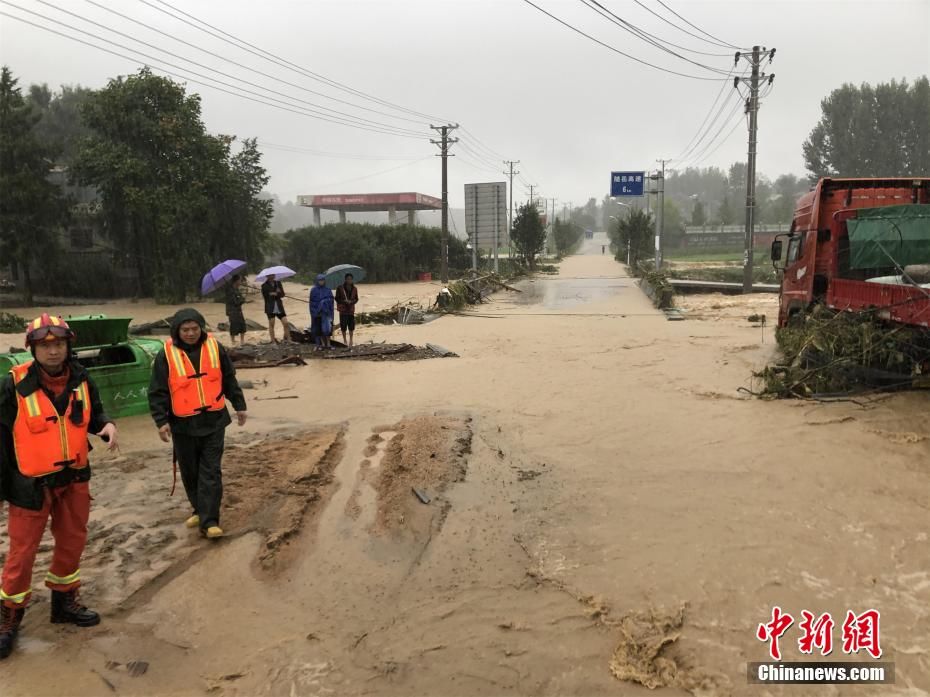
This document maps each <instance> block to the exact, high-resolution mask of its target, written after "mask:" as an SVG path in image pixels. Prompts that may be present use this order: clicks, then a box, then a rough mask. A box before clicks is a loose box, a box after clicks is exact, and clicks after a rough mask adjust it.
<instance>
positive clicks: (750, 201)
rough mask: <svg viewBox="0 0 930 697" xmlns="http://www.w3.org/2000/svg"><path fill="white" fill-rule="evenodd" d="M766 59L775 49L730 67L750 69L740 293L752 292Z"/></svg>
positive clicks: (761, 50) (759, 50)
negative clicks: (741, 65)
mask: <svg viewBox="0 0 930 697" xmlns="http://www.w3.org/2000/svg"><path fill="white" fill-rule="evenodd" d="M766 56H768V58H769V61H770V62H771V60H772V58H774V57H775V49H774V48H773V49H771V50H766V49H765V48H764V47H762V48H760V47H759V46H753V47H752V54H750V55H744V54H741V53H737V54H736V59H735V61H734V65H735V64H736V63H739V59H740V58H745V59H746V60H747V61H748V62H749V66H750V68H751V69H752V72H751V73H750V77H749V80H748V84H749V97H747V98H746V113H747V114H749V148H748V153H747V156H746V234H745V236H744V244H745V249H744V251H743V292H744V293H751V292H752V269H753V253H752V247H753V226H754V225H755V217H756V154H757V152H758V142H759V141H758V138H757V133H758V126H759V83H760V81H761V79H762V78H765V77H766V76H765V75H763V74H762V71H761V68H762V59H763V58H764V57H766ZM774 79H775V75H774V74H772V75H770V76H768V82H769V84H771V83H772V81H773V80H774ZM740 82H743V83H745V82H747V80H746V79H745V78H740V77H736V78H734V79H733V85H734V87H735V86H737V85H739V83H740Z"/></svg>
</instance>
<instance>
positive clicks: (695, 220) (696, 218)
mask: <svg viewBox="0 0 930 697" xmlns="http://www.w3.org/2000/svg"><path fill="white" fill-rule="evenodd" d="M705 223H707V213H705V211H704V204H703V203H702V202H701V199H697V200H696V201H695V202H694V208H692V209H691V224H692V225H698V226H702V225H704V224H705Z"/></svg>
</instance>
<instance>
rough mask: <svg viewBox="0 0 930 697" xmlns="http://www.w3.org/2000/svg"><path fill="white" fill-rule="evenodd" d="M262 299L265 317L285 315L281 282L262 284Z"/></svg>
mask: <svg viewBox="0 0 930 697" xmlns="http://www.w3.org/2000/svg"><path fill="white" fill-rule="evenodd" d="M262 298H263V299H264V300H265V316H266V317H274V316H277V315H283V314H286V313H285V311H284V284H283V283H281V281H265V282H264V283H262Z"/></svg>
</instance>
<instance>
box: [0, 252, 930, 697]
mask: <svg viewBox="0 0 930 697" xmlns="http://www.w3.org/2000/svg"><path fill="white" fill-rule="evenodd" d="M601 243H602V242H601V241H600V240H595V241H594V242H592V243H591V244H590V245H589V250H590V251H592V252H594V253H592V254H580V255H577V256H573V257H570V258H568V259H567V260H565V262H564V263H563V264H562V265H561V269H560V274H559V276H558V277H553V278H548V277H540V278H537V279H535V280H533V281H529V282H524V283H523V284H521V287H522V288H523V289H524V293H522V294H516V293H509V292H507V293H503V292H502V293H499V294H497V295H495V296H494V297H493V299H492V301H491V302H490V303H488V304H486V305H483V306H481V307H480V308H478V309H476V310H475V312H474V314H475V315H481V316H473V317H446V318H442V319H440V320H438V321H436V322H432V323H430V324H426V325H420V326H383V327H373V328H366V329H363V330H362V331H361V332H360V336H359V338H360V340H362V341H367V340H375V341H381V340H385V341H388V342H396V341H407V342H410V343H414V344H423V343H425V342H427V341H429V342H433V343H437V344H441V345H442V346H445V347H446V348H448V349H451V350H453V351H455V352H456V353H458V354H459V355H460V356H461V357H460V358H457V359H441V360H428V361H413V362H407V363H376V362H348V361H314V362H313V363H311V364H310V365H308V366H305V367H293V366H290V367H283V368H278V369H270V370H253V371H248V374H246V371H243V372H242V376H241V377H244V378H246V379H250V380H253V381H255V382H256V384H257V385H258V387H257V388H256V389H254V390H249V391H247V393H246V396H247V398H248V399H249V400H250V404H249V413H250V420H249V423H248V424H247V426H246V427H245V428H244V429H235V428H233V429H231V430H230V432H229V436H230V441H231V443H230V446H229V448H228V451H229V455H228V456H227V459H226V467H225V474H226V480H227V500H226V504H227V510H226V511H225V512H224V516H225V518H224V520H228V521H229V524H228V525H227V529H228V532H229V533H230V536H229V539H226V540H224V541H222V542H220V543H218V544H210V543H207V542H205V541H201V540H199V539H197V538H196V536H195V535H193V534H190V533H188V532H187V531H186V530H184V528H183V520H184V518H185V516H186V515H187V509H186V507H185V503H184V501H183V496H179V495H177V494H176V495H175V497H174V498H168V497H167V491H168V489H169V488H170V483H171V474H170V459H169V455H168V453H167V452H166V451H165V448H164V447H163V446H162V445H161V444H160V442H158V441H157V439H156V438H155V435H154V428H153V427H152V425H151V422H150V421H149V420H148V419H147V418H144V417H138V418H131V419H126V420H124V421H123V422H121V423H120V424H119V425H120V428H121V432H122V441H123V454H122V456H121V457H119V458H112V457H110V456H107V455H103V454H99V453H98V466H97V470H96V472H95V478H94V480H93V484H92V486H93V488H94V491H95V506H96V508H95V510H94V512H93V513H92V523H91V531H90V532H91V542H90V543H89V547H88V559H87V560H86V561H85V564H84V568H83V572H82V573H83V574H84V576H85V578H86V579H87V581H86V586H85V593H84V595H85V599H86V600H87V601H88V603H89V604H92V605H95V606H97V607H98V608H99V609H101V610H102V611H103V613H104V617H103V622H102V624H101V625H100V626H99V627H97V628H94V629H90V630H78V629H72V628H60V627H57V626H56V627H53V626H52V625H49V624H48V623H47V614H46V613H47V612H48V604H47V602H46V601H45V596H46V591H45V589H44V588H42V587H41V577H42V575H43V574H44V572H45V567H44V566H43V560H44V559H45V558H47V549H45V550H44V551H43V555H44V556H43V558H42V559H40V562H39V563H38V564H37V567H36V578H35V585H36V588H37V590H36V598H37V600H38V601H39V602H38V603H37V604H36V605H35V606H34V607H32V608H30V610H29V611H27V615H26V622H25V626H24V630H23V633H22V635H21V639H22V640H21V644H20V650H19V651H18V653H17V654H15V655H14V657H13V658H11V659H10V660H8V661H5V662H4V663H3V665H2V669H0V670H2V685H3V688H2V692H3V694H4V696H5V697H6V696H7V695H10V696H13V695H52V694H55V695H65V694H67V695H102V694H119V695H205V694H212V695H216V694H219V695H230V696H235V695H239V696H243V697H244V696H246V695H367V694H371V695H397V696H398V697H400V696H402V695H443V696H445V695H645V694H663V695H664V694H668V695H674V694H694V695H760V694H768V695H801V694H804V695H806V694H831V695H894V694H900V695H908V696H909V697H917V696H919V695H928V694H930V546H928V531H930V507H928V506H930V504H928V499H930V496H928V494H930V457H928V456H930V428H928V422H927V418H926V414H927V407H928V395H927V394H926V393H923V394H921V393H914V394H905V395H898V396H893V397H889V398H884V399H880V400H877V401H876V402H875V403H873V404H870V405H869V407H868V408H861V407H859V406H856V405H854V404H850V403H840V404H820V403H808V402H763V401H758V400H753V399H748V398H744V397H743V396H741V395H740V394H739V393H737V391H736V390H737V388H738V387H740V386H749V385H750V377H751V371H752V370H753V369H758V368H760V367H761V366H763V365H764V364H765V363H766V362H767V361H768V360H770V359H771V357H772V356H773V352H774V347H773V343H772V340H771V336H770V331H769V330H770V328H767V330H766V336H765V343H761V339H762V335H761V332H760V330H759V329H758V328H754V327H752V326H750V325H749V324H748V323H747V322H746V321H745V317H746V315H748V314H751V313H755V312H760V311H761V312H764V313H766V314H768V315H769V317H770V318H771V319H774V315H775V301H774V299H773V298H761V297H758V296H754V297H752V298H751V299H750V300H749V301H748V304H747V301H744V300H743V299H741V298H724V297H721V296H704V297H700V298H686V299H684V300H683V303H684V306H685V308H686V309H691V310H693V314H694V315H695V316H698V315H699V316H700V319H691V320H688V321H683V322H669V321H667V320H666V318H665V316H664V315H663V314H661V313H659V312H657V311H655V310H654V309H653V308H652V306H651V305H650V304H649V302H648V300H647V299H646V298H645V297H644V296H643V294H642V293H641V292H640V290H639V289H638V288H637V287H636V286H635V284H634V282H633V281H632V280H631V279H629V278H627V277H626V274H625V271H624V267H622V266H621V265H620V264H617V263H616V262H614V261H613V259H611V258H610V257H609V256H608V255H601V254H600V253H599V252H600V244H601ZM436 289H437V288H436V286H425V285H424V284H407V285H398V286H394V287H392V288H390V289H388V288H386V287H384V286H369V287H365V288H364V290H363V293H362V303H363V304H365V303H366V302H369V303H370V305H369V306H370V307H371V306H374V305H375V303H376V300H375V299H376V298H378V299H379V300H378V301H377V302H380V303H381V304H382V306H389V305H391V304H393V302H394V301H396V300H404V299H406V298H407V297H416V296H418V295H421V296H424V299H427V298H428V297H430V296H433V295H435V292H436ZM366 298H369V300H366ZM300 308H301V305H300V303H295V304H294V306H293V311H294V313H295V315H298V314H299V310H300ZM260 309H261V308H260V307H258V306H257V305H253V306H250V309H249V310H248V311H247V315H248V316H252V317H253V318H254V319H259V318H260V317H259V315H260V314H261V313H260ZM288 309H289V310H290V309H292V308H291V306H289V307H288ZM88 310H90V311H98V308H92V309H91V308H88ZM99 310H101V311H105V312H107V313H109V314H118V313H120V312H122V311H124V310H125V311H131V312H133V314H134V316H135V317H136V318H137V320H139V321H144V320H148V319H154V318H156V317H158V316H161V315H162V314H165V313H164V312H163V310H162V309H161V308H153V307H149V306H146V305H144V304H141V303H140V304H138V305H132V306H130V307H126V308H123V307H119V306H113V305H106V306H102V307H100V308H99ZM206 310H207V314H208V319H210V320H211V321H213V322H215V321H217V320H218V319H220V318H221V314H222V305H210V306H207V307H206ZM73 311H74V312H75V313H76V312H77V311H76V310H73ZM81 311H84V309H83V308H82V309H81ZM21 314H22V313H21ZM27 314H28V313H27ZM298 323H299V322H298ZM254 338H255V340H257V339H258V338H260V336H259V335H256V336H255V337H254ZM262 380H264V381H267V384H262V383H260V382H259V381H262ZM284 395H293V396H296V397H297V398H296V399H286V400H274V399H271V398H272V397H275V396H284ZM408 485H409V486H417V487H418V488H421V489H425V491H426V493H427V494H428V495H429V496H430V497H431V500H430V503H429V504H422V503H420V502H419V501H418V500H416V498H415V497H414V495H413V493H410V495H409V497H406V498H405V497H404V492H405V490H406V489H407V488H408ZM291 492H294V493H291ZM295 501H296V505H295ZM95 535H96V541H95ZM46 542H48V540H46ZM774 605H778V606H780V607H781V608H782V609H783V610H784V611H786V612H790V613H791V614H792V615H793V616H794V617H795V618H797V621H799V620H800V613H801V611H802V610H810V611H811V612H813V613H815V615H819V614H820V613H823V612H831V613H832V615H833V617H834V619H836V621H837V628H836V629H835V630H834V642H835V645H836V646H837V647H839V646H841V644H842V630H841V626H842V621H843V618H844V617H845V614H846V611H847V609H852V610H855V611H856V612H857V613H861V612H863V611H865V610H867V609H870V608H875V609H878V610H880V611H881V644H882V648H883V650H884V656H883V660H887V661H894V662H895V664H896V673H897V678H896V684H895V685H885V686H859V687H842V686H834V687H830V688H816V689H811V688H809V687H807V686H777V685H772V686H768V687H765V688H762V689H760V688H759V686H751V685H748V684H747V682H746V662H747V661H762V660H765V659H766V657H767V647H766V645H765V644H763V643H761V642H760V641H758V640H757V639H756V638H755V633H756V628H757V626H758V624H759V623H762V622H767V621H769V620H770V619H771V611H772V606H774ZM797 621H796V624H795V625H794V626H792V627H791V629H790V630H789V631H788V632H787V633H786V634H785V636H784V638H783V639H782V652H783V654H784V655H785V658H786V659H788V660H801V654H799V653H798V648H797V639H798V636H799V634H798V632H797ZM844 658H845V657H844V656H843V655H842V653H841V652H840V651H839V648H837V649H836V650H835V651H834V654H833V656H832V657H831V660H844ZM132 660H144V661H147V662H148V663H149V668H148V671H147V672H146V673H145V675H142V676H140V677H131V676H130V675H129V673H128V672H127V671H126V669H125V667H124V666H125V664H126V663H127V662H129V661H132ZM116 664H119V665H116ZM50 667H53V668H50ZM615 675H619V676H621V677H624V678H632V680H633V681H629V680H623V681H621V680H618V678H617V677H615ZM637 681H638V682H637ZM640 683H645V684H650V685H655V686H656V687H657V689H656V690H647V689H646V688H645V687H643V686H642V685H641V684H640Z"/></svg>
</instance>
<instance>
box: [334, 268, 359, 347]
mask: <svg viewBox="0 0 930 697" xmlns="http://www.w3.org/2000/svg"><path fill="white" fill-rule="evenodd" d="M356 305H358V288H357V287H356V285H355V277H354V276H353V275H352V274H350V273H347V274H346V276H345V281H344V282H343V284H342V285H341V286H339V287H338V288H336V309H337V310H339V329H340V330H341V331H342V343H344V344H345V345H346V346H348V347H349V348H352V341H353V337H354V335H355V306H356ZM346 332H348V333H349V340H348V342H346Z"/></svg>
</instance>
